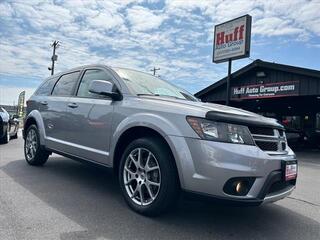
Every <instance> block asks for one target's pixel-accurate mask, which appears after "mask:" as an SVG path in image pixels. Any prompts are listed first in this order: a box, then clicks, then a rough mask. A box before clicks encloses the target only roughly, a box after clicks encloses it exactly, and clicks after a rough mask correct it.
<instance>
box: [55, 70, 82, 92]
mask: <svg viewBox="0 0 320 240" xmlns="http://www.w3.org/2000/svg"><path fill="white" fill-rule="evenodd" d="M79 73H80V72H79V71H78V72H73V73H68V74H65V75H62V76H61V77H60V79H59V80H58V82H57V83H56V85H55V87H54V89H53V92H52V95H53V96H72V94H73V92H74V88H75V86H76V83H77V80H78V77H79Z"/></svg>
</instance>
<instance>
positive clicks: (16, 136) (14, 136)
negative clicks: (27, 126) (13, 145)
mask: <svg viewBox="0 0 320 240" xmlns="http://www.w3.org/2000/svg"><path fill="white" fill-rule="evenodd" d="M17 138H18V131H17V132H16V134H15V135H13V136H12V137H11V139H17Z"/></svg>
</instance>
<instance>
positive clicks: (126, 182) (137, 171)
mask: <svg viewBox="0 0 320 240" xmlns="http://www.w3.org/2000/svg"><path fill="white" fill-rule="evenodd" d="M119 182H120V186H121V190H122V193H123V195H124V198H125V200H126V202H127V204H128V205H129V206H130V208H132V209H133V210H134V211H136V212H138V213H140V214H143V215H148V216H155V215H159V214H161V213H163V212H165V211H167V210H169V209H170V207H171V206H173V205H174V204H175V203H176V200H177V198H178V194H179V181H178V176H177V171H176V167H175V163H174V158H173V156H172V154H171V152H170V149H169V147H168V146H167V145H166V143H164V142H163V141H161V139H158V138H150V137H149V138H140V139H136V140H134V141H133V142H132V143H130V144H129V146H128V147H127V148H126V150H125V152H124V154H123V156H122V159H121V162H120V167H119Z"/></svg>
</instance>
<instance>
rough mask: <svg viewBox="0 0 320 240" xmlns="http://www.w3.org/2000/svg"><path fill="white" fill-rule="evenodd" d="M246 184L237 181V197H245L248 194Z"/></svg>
mask: <svg viewBox="0 0 320 240" xmlns="http://www.w3.org/2000/svg"><path fill="white" fill-rule="evenodd" d="M247 185H248V184H246V182H244V181H239V182H237V183H236V192H237V193H238V194H239V195H245V194H246V193H247V192H248V188H247Z"/></svg>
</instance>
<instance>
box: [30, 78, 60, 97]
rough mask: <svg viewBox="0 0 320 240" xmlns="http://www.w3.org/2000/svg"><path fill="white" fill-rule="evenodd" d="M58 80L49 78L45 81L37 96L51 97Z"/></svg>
mask: <svg viewBox="0 0 320 240" xmlns="http://www.w3.org/2000/svg"><path fill="white" fill-rule="evenodd" d="M57 80H58V77H54V78H49V79H47V80H45V82H44V83H43V84H42V85H41V86H40V87H39V88H38V90H37V91H36V93H35V95H41V96H48V95H50V94H51V92H52V88H53V86H54V84H55V83H56V81H57Z"/></svg>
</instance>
